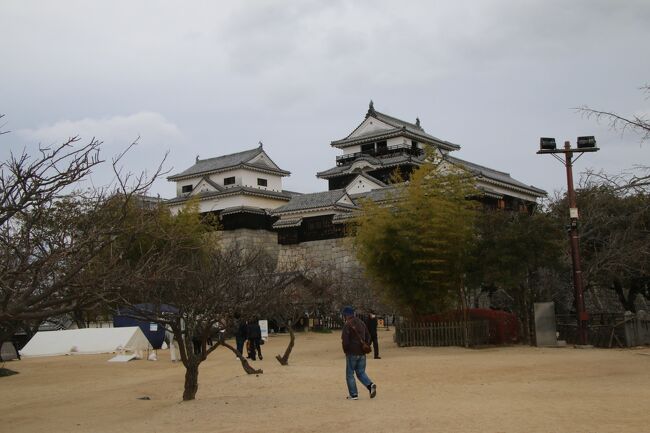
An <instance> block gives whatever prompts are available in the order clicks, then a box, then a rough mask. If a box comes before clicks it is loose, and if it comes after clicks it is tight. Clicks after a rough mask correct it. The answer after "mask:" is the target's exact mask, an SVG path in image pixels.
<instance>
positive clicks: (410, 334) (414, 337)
mask: <svg viewBox="0 0 650 433" xmlns="http://www.w3.org/2000/svg"><path fill="white" fill-rule="evenodd" d="M489 340H490V326H489V322H488V321H487V320H471V321H469V322H467V323H465V322H462V321H461V322H456V321H448V322H426V323H423V322H401V323H398V324H396V325H395V342H396V343H397V345H398V346H400V347H408V346H432V347H441V346H463V347H475V346H484V345H487V344H489Z"/></svg>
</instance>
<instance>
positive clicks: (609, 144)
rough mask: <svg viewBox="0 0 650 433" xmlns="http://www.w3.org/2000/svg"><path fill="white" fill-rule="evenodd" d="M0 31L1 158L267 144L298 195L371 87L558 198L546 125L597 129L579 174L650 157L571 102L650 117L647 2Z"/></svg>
mask: <svg viewBox="0 0 650 433" xmlns="http://www.w3.org/2000/svg"><path fill="white" fill-rule="evenodd" d="M0 35H1V36H2V41H3V44H2V54H1V56H0V113H4V114H5V115H6V116H5V118H4V119H3V123H4V126H3V128H2V129H4V130H10V131H11V133H10V134H5V135H2V136H0V157H2V158H3V159H4V158H6V156H7V155H8V152H9V151H10V150H12V151H14V152H16V151H20V150H21V149H22V148H23V147H25V146H27V148H28V149H33V147H34V146H35V145H36V144H38V143H41V144H43V145H49V144H54V143H59V142H61V141H63V140H65V139H66V138H67V137H69V136H74V135H80V136H81V137H82V139H83V140H85V141H88V140H90V139H91V138H92V137H97V138H99V139H101V140H103V141H104V143H105V145H104V148H103V152H104V156H105V157H106V158H110V157H111V155H113V154H116V153H118V152H119V151H120V150H122V149H123V148H124V147H126V146H127V145H128V143H130V142H131V141H133V140H134V139H135V138H137V137H138V136H139V137H140V141H139V145H138V147H137V148H136V149H135V150H134V151H133V152H132V153H131V154H130V155H129V157H128V159H127V161H126V166H127V167H126V168H128V169H129V170H131V171H134V172H139V171H141V170H145V169H149V170H150V169H152V168H154V167H155V166H156V165H157V162H158V161H159V160H160V159H161V158H162V157H163V156H164V154H165V153H166V152H169V155H168V159H167V164H166V166H167V168H168V169H170V170H171V173H175V172H178V171H182V170H184V169H186V168H187V167H189V166H190V165H192V164H193V162H194V158H195V156H196V155H200V156H201V158H208V157H212V156H218V155H223V154H227V153H233V152H237V151H240V150H245V149H250V148H253V147H256V146H257V143H258V141H260V140H261V141H263V142H264V148H265V150H266V151H267V153H268V154H269V155H270V157H271V158H272V159H273V160H274V161H275V162H276V163H277V164H278V165H279V166H280V167H281V168H283V169H285V170H289V171H291V173H292V174H291V176H290V177H289V178H286V179H285V183H284V187H285V188H286V189H290V190H294V191H301V192H313V191H319V190H326V189H327V183H326V181H324V180H319V179H317V178H316V177H315V174H316V172H317V171H322V170H325V169H327V168H330V167H331V166H333V165H334V163H335V157H336V155H338V154H339V152H340V151H338V150H337V149H334V148H332V147H330V145H329V143H330V142H331V141H332V140H336V139H340V138H343V137H345V136H346V135H347V134H348V133H349V132H351V131H352V129H354V128H355V127H356V126H357V125H358V124H359V123H360V122H361V121H362V120H363V118H364V115H365V113H366V111H367V108H368V102H369V100H370V99H373V100H374V103H375V108H376V109H377V110H378V111H381V112H384V113H386V114H390V115H393V116H395V117H398V118H402V119H405V120H410V121H414V120H415V118H416V116H419V118H420V119H421V122H422V126H423V127H424V129H425V130H426V131H427V132H428V133H430V134H432V135H434V136H436V137H439V138H441V139H444V140H448V141H451V142H454V143H457V144H459V145H461V146H462V148H461V150H460V151H458V152H456V153H455V155H456V156H458V157H459V158H463V159H466V160H469V161H472V162H475V163H478V164H483V165H487V166H489V167H491V168H495V169H498V170H502V171H507V172H509V173H511V175H512V176H513V177H514V178H516V179H518V180H520V181H522V182H524V183H527V184H533V185H535V186H538V187H541V188H544V189H546V190H547V191H549V192H552V191H555V190H559V189H561V188H564V187H565V185H566V179H565V177H564V171H563V168H562V166H561V165H560V164H559V163H558V162H556V161H555V160H554V159H553V158H551V157H550V156H548V155H547V156H538V155H536V154H535V152H536V150H537V148H538V143H539V137H540V136H551V137H555V138H556V139H557V141H558V144H561V143H562V142H563V141H564V140H571V142H574V140H575V137H576V136H579V135H595V136H596V139H597V140H598V143H599V146H600V147H601V148H602V150H601V151H600V152H598V153H595V154H586V155H584V157H583V158H581V160H580V161H579V162H578V164H577V166H576V168H577V169H578V170H579V171H583V170H585V169H587V168H594V169H604V170H606V171H607V172H611V173H616V172H620V171H622V170H627V169H630V168H632V167H633V166H634V165H635V164H644V163H645V164H646V165H647V164H650V142H646V143H644V144H642V143H641V142H640V137H639V136H636V135H633V134H630V135H627V134H626V135H623V136H621V134H620V133H616V132H612V131H610V130H609V128H608V126H607V124H598V123H597V122H596V121H595V120H593V119H585V118H583V117H582V116H580V115H579V114H577V113H576V112H575V111H574V110H572V109H571V108H572V107H578V106H582V105H589V106H591V107H593V108H599V109H607V110H615V111H617V112H619V113H620V114H623V115H626V116H631V115H633V114H635V113H650V99H647V98H646V97H645V96H644V94H643V93H642V92H641V91H639V89H638V88H639V87H640V86H642V85H644V84H647V83H650V44H649V43H648V41H649V40H650V1H648V0H609V1H605V0H573V1H567V0H562V1H556V0H541V1H536V0H530V1H525V0H518V1H515V0H512V1H499V0H475V1H462V0H454V1H434V0H430V1H406V0H402V1H395V0H387V1H382V0H374V1H359V0H356V1H334V0H316V1H254V0H249V1H230V2H225V1H224V2H218V1H188V0H185V1H182V2H181V1H173V2H166V1H160V0H156V1H141V0H128V1H116V0H111V1H82V0H79V1H67V0H58V1H56V2H54V1H46V0H43V1H30V0H21V1H18V0H16V1H10V0H0ZM107 176H108V174H107V170H105V169H104V170H103V171H102V169H98V170H96V173H95V174H94V180H95V182H96V183H102V182H105V181H106V179H107V178H108V177H107ZM152 192H153V193H154V194H155V193H159V194H161V195H162V196H163V197H171V196H172V195H173V194H174V191H173V185H172V184H170V183H169V182H167V181H166V180H164V179H162V180H160V181H158V182H157V183H156V184H155V185H154V188H153V191H152Z"/></svg>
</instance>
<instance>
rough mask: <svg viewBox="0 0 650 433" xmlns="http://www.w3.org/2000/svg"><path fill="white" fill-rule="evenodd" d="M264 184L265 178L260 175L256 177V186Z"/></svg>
mask: <svg viewBox="0 0 650 433" xmlns="http://www.w3.org/2000/svg"><path fill="white" fill-rule="evenodd" d="M266 184H267V182H266V179H262V178H261V177H258V178H257V186H266Z"/></svg>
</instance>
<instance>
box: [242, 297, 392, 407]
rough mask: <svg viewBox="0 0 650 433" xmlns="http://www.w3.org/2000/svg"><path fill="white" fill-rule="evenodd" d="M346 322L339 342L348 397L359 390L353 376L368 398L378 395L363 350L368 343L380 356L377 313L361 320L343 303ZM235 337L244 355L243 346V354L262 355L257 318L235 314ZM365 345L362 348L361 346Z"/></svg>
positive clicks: (356, 396) (355, 394)
mask: <svg viewBox="0 0 650 433" xmlns="http://www.w3.org/2000/svg"><path fill="white" fill-rule="evenodd" d="M342 313H343V317H344V319H345V324H344V325H343V330H342V331H341V342H342V345H343V352H344V353H345V380H346V383H347V387H348V396H347V399H348V400H358V399H359V392H358V390H357V384H356V380H355V375H356V379H358V380H359V381H360V382H361V383H362V384H363V385H364V386H365V387H366V389H367V390H368V392H369V395H370V398H375V397H376V396H377V385H376V384H375V383H374V382H373V381H372V379H370V377H368V375H367V374H366V354H367V353H369V352H370V348H369V347H370V346H372V350H373V352H374V359H381V357H380V356H379V343H378V338H377V316H376V315H375V314H374V312H373V311H371V312H370V314H369V316H368V318H367V320H366V321H365V322H364V321H362V320H361V319H359V318H358V317H356V316H355V314H354V308H352V307H349V306H348V307H345V308H343V310H342ZM235 341H236V343H237V350H238V351H239V353H240V354H241V355H242V356H243V355H244V347H246V358H247V359H250V360H253V361H255V360H256V359H257V358H258V357H259V359H260V360H262V359H264V358H263V357H262V348H261V345H262V344H263V340H262V330H261V329H260V325H259V321H258V320H257V319H252V320H243V319H241V318H237V322H236V324H235ZM364 349H365V350H364Z"/></svg>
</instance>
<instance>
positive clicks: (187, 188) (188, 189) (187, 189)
mask: <svg viewBox="0 0 650 433" xmlns="http://www.w3.org/2000/svg"><path fill="white" fill-rule="evenodd" d="M181 192H182V193H183V194H185V193H187V192H192V185H183V187H182V188H181Z"/></svg>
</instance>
